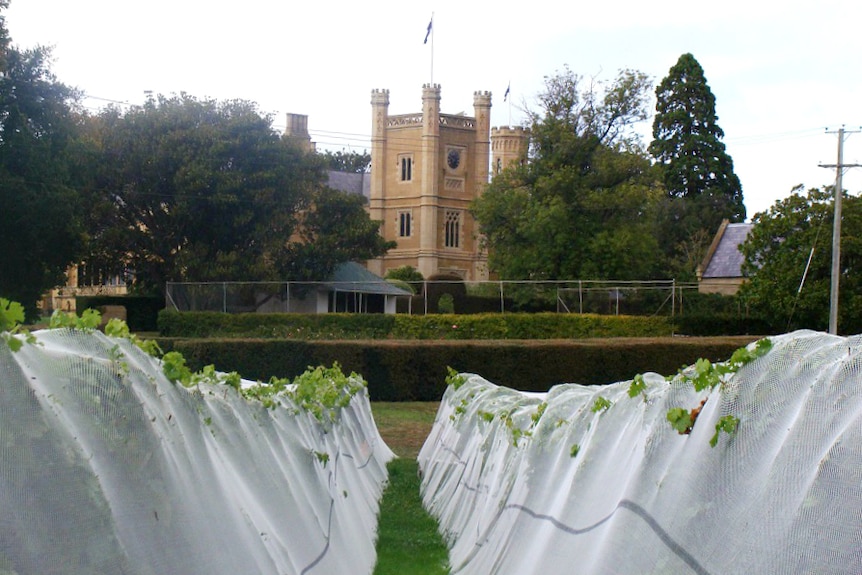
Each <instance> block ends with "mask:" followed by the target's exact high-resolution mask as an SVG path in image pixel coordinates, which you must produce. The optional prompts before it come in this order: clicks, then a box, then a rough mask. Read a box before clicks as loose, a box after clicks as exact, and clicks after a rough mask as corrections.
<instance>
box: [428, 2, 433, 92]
mask: <svg viewBox="0 0 862 575" xmlns="http://www.w3.org/2000/svg"><path fill="white" fill-rule="evenodd" d="M428 25H429V26H430V27H431V85H432V86H433V85H434V12H431V23H430V24H428Z"/></svg>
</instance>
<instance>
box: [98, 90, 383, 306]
mask: <svg viewBox="0 0 862 575" xmlns="http://www.w3.org/2000/svg"><path fill="white" fill-rule="evenodd" d="M91 133H92V134H93V138H94V140H95V142H96V148H97V149H98V153H97V154H96V155H95V159H96V168H95V169H94V173H95V174H96V176H95V186H94V187H95V189H97V190H99V193H100V194H101V196H100V199H101V206H102V209H99V210H98V212H99V214H100V221H97V222H93V224H94V232H95V233H96V237H95V238H94V242H93V253H94V254H99V255H100V256H101V257H104V258H106V259H108V258H110V257H111V256H112V255H113V257H114V259H115V260H116V259H118V258H119V259H122V261H124V263H125V265H127V266H128V268H129V269H130V270H131V271H132V273H133V274H134V278H135V283H136V285H137V286H138V287H140V288H142V289H145V290H148V291H161V290H162V289H163V288H164V282H166V281H216V280H218V281H221V280H245V281H250V280H319V279H325V278H326V277H328V275H329V274H330V273H331V272H332V270H333V269H334V267H335V265H337V264H338V263H341V262H344V261H348V260H350V259H366V258H371V257H377V256H378V255H380V254H381V253H383V251H385V249H386V247H387V246H386V244H385V243H384V242H383V241H382V240H381V239H380V237H379V234H378V232H377V224H376V223H374V222H372V221H371V220H370V219H369V218H368V216H367V214H366V212H365V211H364V209H363V207H362V202H363V200H364V198H360V197H356V198H354V197H350V196H348V195H347V194H343V193H340V192H333V191H331V190H326V189H324V185H323V181H324V176H325V164H324V162H323V160H322V158H321V157H320V156H319V155H317V154H315V153H311V152H306V151H304V150H303V149H302V148H301V147H300V146H297V145H296V144H295V143H292V142H291V141H290V140H289V139H285V138H281V137H279V135H278V134H277V133H276V132H275V131H274V130H273V128H272V121H271V118H270V117H269V116H265V115H261V114H260V113H259V112H258V110H257V108H256V106H255V105H254V104H252V103H250V102H247V101H242V100H233V101H226V102H217V101H213V100H198V99H196V98H194V97H192V96H189V95H187V94H181V95H179V96H172V97H165V96H159V97H158V98H152V99H150V100H149V101H148V102H147V103H146V104H145V105H144V106H141V107H134V108H131V109H130V110H128V111H126V112H125V113H121V112H120V111H119V110H117V109H107V110H105V111H103V112H102V113H101V114H100V115H98V116H97V117H95V118H93V123H92V126H91ZM324 213H325V214H326V216H325V217H327V218H330V219H329V220H328V221H326V222H323V221H321V220H322V219H323V218H324V216H322V214H324Z"/></svg>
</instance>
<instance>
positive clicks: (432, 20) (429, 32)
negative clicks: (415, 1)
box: [422, 16, 434, 44]
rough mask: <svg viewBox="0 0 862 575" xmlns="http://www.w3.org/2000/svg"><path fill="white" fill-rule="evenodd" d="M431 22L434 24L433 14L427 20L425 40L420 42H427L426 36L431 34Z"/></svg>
mask: <svg viewBox="0 0 862 575" xmlns="http://www.w3.org/2000/svg"><path fill="white" fill-rule="evenodd" d="M433 24H434V16H431V20H429V21H428V31H427V32H425V41H424V42H422V43H423V44H427V43H428V36H430V35H431V26H432V25H433Z"/></svg>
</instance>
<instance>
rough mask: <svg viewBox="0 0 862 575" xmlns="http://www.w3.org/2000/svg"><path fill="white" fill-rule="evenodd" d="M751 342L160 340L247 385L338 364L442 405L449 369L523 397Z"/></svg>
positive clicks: (374, 395) (196, 363)
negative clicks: (250, 381) (526, 393)
mask: <svg viewBox="0 0 862 575" xmlns="http://www.w3.org/2000/svg"><path fill="white" fill-rule="evenodd" d="M755 339H756V338H754V337H724V338H660V339H632V338H619V339H598V340H596V339H589V340H568V341H559V340H542V341H512V340H506V341H475V340H474V341H470V342H449V341H428V340H425V341H419V340H413V341H314V342H312V341H292V340H283V339H282V340H276V339H190V340H185V339H163V340H161V341H160V344H161V345H162V347H163V349H165V351H168V350H171V349H172V350H176V351H179V352H181V353H182V354H183V356H185V358H186V360H187V361H188V364H189V366H190V367H191V368H192V369H195V370H197V369H200V368H201V367H203V366H205V365H209V364H214V365H215V366H216V367H217V368H218V369H220V370H223V371H237V372H239V373H240V374H241V375H242V376H243V377H245V378H247V379H258V380H261V381H267V380H268V379H269V378H270V377H271V376H278V377H290V378H293V377H296V376H297V375H299V374H300V373H302V372H303V371H305V370H306V368H308V367H309V366H317V365H331V364H332V363H333V362H336V361H337V362H339V363H340V364H341V366H342V369H343V370H344V371H345V372H349V371H355V372H357V373H359V374H361V375H362V376H363V377H365V379H366V380H367V381H368V388H369V393H370V395H371V399H372V400H374V401H439V399H440V397H441V396H442V395H443V391H444V390H445V386H446V384H445V378H446V373H447V367H448V366H451V367H452V368H454V369H456V370H457V371H460V372H470V373H477V374H479V375H481V376H483V377H485V378H486V379H488V380H489V381H492V382H494V383H497V384H500V385H505V386H507V387H511V388H514V389H520V390H523V391H547V390H548V389H549V388H550V387H551V386H552V385H555V384H558V383H581V384H603V383H611V382H616V381H625V380H628V379H631V378H632V377H634V376H635V375H636V374H638V373H644V372H648V371H655V372H658V373H661V374H665V375H668V374H673V373H676V371H677V370H678V369H679V368H680V367H682V366H683V365H689V364H692V363H694V362H695V361H696V360H697V359H698V358H701V357H704V358H707V359H710V360H712V361H719V360H724V359H727V358H729V357H730V356H731V354H732V353H733V352H734V351H735V350H736V349H737V348H739V347H742V346H744V345H746V344H748V343H750V342H752V341H754V340H755Z"/></svg>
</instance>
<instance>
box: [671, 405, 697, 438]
mask: <svg viewBox="0 0 862 575" xmlns="http://www.w3.org/2000/svg"><path fill="white" fill-rule="evenodd" d="M667 420H668V421H669V422H670V425H671V427H673V428H674V429H675V430H676V431H677V433H679V434H680V435H685V434H688V433H690V432H691V427H692V425H693V424H694V422H693V421H692V420H691V412H690V411H689V410H687V409H684V408H682V407H673V408H671V409H669V410H668V412H667Z"/></svg>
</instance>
